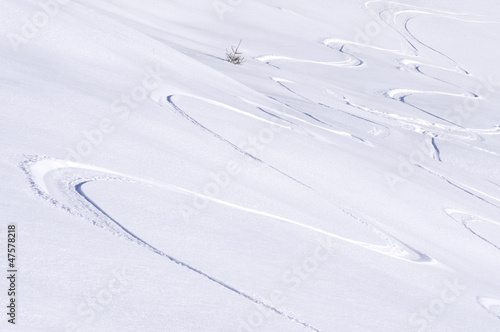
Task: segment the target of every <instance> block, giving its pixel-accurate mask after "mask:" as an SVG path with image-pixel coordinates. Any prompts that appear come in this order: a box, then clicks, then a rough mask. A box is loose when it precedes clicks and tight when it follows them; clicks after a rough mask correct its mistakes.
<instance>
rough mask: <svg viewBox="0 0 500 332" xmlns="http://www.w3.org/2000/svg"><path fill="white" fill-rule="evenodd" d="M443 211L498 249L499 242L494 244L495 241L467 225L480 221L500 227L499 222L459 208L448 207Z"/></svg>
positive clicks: (499, 248) (499, 247)
mask: <svg viewBox="0 0 500 332" xmlns="http://www.w3.org/2000/svg"><path fill="white" fill-rule="evenodd" d="M444 212H445V213H446V214H447V215H448V216H450V217H451V218H452V219H453V220H455V221H456V222H458V223H459V224H461V225H462V226H464V227H465V228H466V229H467V230H468V231H469V232H471V233H472V234H474V235H475V236H477V237H478V238H479V239H481V240H482V241H484V242H486V243H488V244H489V245H491V246H493V247H494V248H496V249H497V250H500V246H499V245H500V244H495V243H493V242H491V241H490V240H488V239H486V238H485V237H484V236H482V235H480V234H479V233H478V232H476V231H474V230H473V229H472V228H471V226H470V225H469V224H470V223H471V222H480V223H489V224H492V225H494V226H497V227H500V224H499V223H498V222H496V221H493V220H491V219H488V218H483V217H479V216H476V215H473V214H470V213H467V212H464V211H461V210H457V209H451V208H448V209H444Z"/></svg>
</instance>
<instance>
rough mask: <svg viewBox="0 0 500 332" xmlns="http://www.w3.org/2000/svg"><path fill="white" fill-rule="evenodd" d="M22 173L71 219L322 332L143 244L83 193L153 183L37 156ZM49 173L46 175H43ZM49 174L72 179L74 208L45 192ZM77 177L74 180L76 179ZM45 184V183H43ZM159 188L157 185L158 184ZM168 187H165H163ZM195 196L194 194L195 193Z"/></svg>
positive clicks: (69, 191) (69, 189)
mask: <svg viewBox="0 0 500 332" xmlns="http://www.w3.org/2000/svg"><path fill="white" fill-rule="evenodd" d="M39 163H49V164H48V165H47V164H45V165H42V166H43V167H41V170H40V169H36V171H35V172H34V171H33V169H34V168H36V166H37V164H39ZM21 168H22V170H23V171H24V172H25V173H26V175H27V176H28V179H29V183H30V186H31V189H32V190H33V191H34V192H35V193H36V195H37V196H39V197H41V198H43V199H45V200H47V201H49V202H50V203H51V204H52V205H54V206H56V207H59V208H61V209H62V210H64V211H66V212H69V213H70V214H72V215H75V216H78V217H81V218H84V219H86V220H88V221H90V222H91V223H92V224H93V225H95V226H98V227H100V228H103V229H106V230H108V231H110V232H112V233H113V234H114V235H117V236H119V237H124V238H125V239H127V240H129V241H132V242H135V243H137V244H138V245H140V246H142V247H145V248H147V249H149V250H151V251H152V252H154V253H155V254H157V255H160V256H162V257H165V258H167V259H168V260H170V261H171V262H173V263H175V264H178V265H180V266H182V267H184V268H187V269H189V270H190V271H192V272H194V273H196V274H198V275H200V276H202V277H205V278H207V279H208V280H210V281H211V282H214V283H216V284H218V285H220V286H222V287H223V288H225V289H227V290H229V291H231V292H233V293H236V294H237V295H239V296H242V297H243V298H245V299H247V300H249V301H251V302H254V303H255V304H257V305H260V306H262V307H264V308H266V309H268V310H270V311H272V312H274V313H276V314H278V315H280V316H282V317H284V318H287V319H289V320H291V321H292V322H294V323H297V324H299V325H302V326H303V327H306V328H308V329H310V330H313V331H317V332H319V331H320V330H319V329H317V328H315V327H314V326H312V325H310V324H308V323H306V322H303V321H301V320H299V319H297V318H295V317H293V316H291V315H289V314H287V313H285V312H284V311H282V310H280V309H278V308H276V307H274V306H272V305H269V304H267V303H265V302H263V301H261V300H259V299H258V298H257V297H254V296H252V295H249V294H247V293H245V292H244V291H241V290H239V289H237V288H235V287H233V286H231V285H229V284H227V283H225V282H223V281H221V280H219V279H217V278H215V277H213V276H211V275H209V274H207V273H205V272H203V271H201V270H199V269H198V268H196V267H194V266H191V265H189V264H187V263H185V262H183V261H181V260H179V259H177V258H174V257H172V256H170V255H168V254H166V253H164V252H163V251H161V250H159V249H157V248H156V247H154V246H153V245H151V244H149V243H148V242H146V241H144V240H143V239H141V238H140V237H139V236H137V235H135V234H134V233H132V232H131V231H129V230H128V229H127V228H125V227H124V226H123V225H122V224H120V223H119V222H118V221H116V220H115V219H113V218H112V217H111V216H110V215H109V214H108V213H106V212H105V211H104V210H103V209H102V208H100V207H99V205H98V204H97V203H96V202H94V201H93V200H92V199H91V198H90V197H88V196H87V195H86V194H85V192H84V190H83V186H84V185H85V184H87V183H90V182H92V181H125V182H135V183H145V184H154V183H151V182H150V181H147V180H142V179H138V178H134V177H129V176H126V175H122V174H119V173H116V172H113V171H109V170H106V169H102V168H98V167H93V166H89V165H83V164H78V163H73V162H68V161H62V160H61V161H59V160H55V159H50V158H45V157H39V156H34V157H28V158H27V160H26V161H25V162H24V163H23V164H22V165H21ZM64 169H70V170H71V172H70V173H69V174H68V173H66V172H65V171H64ZM40 171H41V173H42V174H34V173H37V172H40ZM79 171H84V173H85V172H89V171H90V172H91V173H97V174H99V175H94V176H90V177H89V176H82V175H79V174H78V172H79ZM43 172H46V173H43ZM49 172H57V173H58V175H61V176H67V175H69V176H70V178H69V179H67V178H63V177H61V178H60V179H59V180H60V181H62V183H60V184H59V186H58V187H59V188H60V189H61V190H64V189H63V188H65V189H66V190H64V191H65V192H64V193H63V194H65V195H66V197H68V198H69V200H70V202H71V203H73V204H71V206H69V205H67V204H64V203H62V202H59V201H58V200H56V199H54V198H53V197H52V196H51V194H50V193H49V192H46V191H45V190H48V189H47V188H48V186H47V184H46V183H43V184H39V181H40V180H41V179H44V178H45V177H46V176H47V175H48V173H49ZM73 177H74V178H73ZM42 181H43V180H42ZM155 185H158V184H155ZM162 187H165V186H162ZM166 188H168V189H170V190H173V191H177V192H183V193H188V191H187V190H184V189H181V188H178V187H175V186H170V185H168V186H166ZM192 194H195V193H192Z"/></svg>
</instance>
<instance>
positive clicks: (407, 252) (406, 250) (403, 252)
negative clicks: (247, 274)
mask: <svg viewBox="0 0 500 332" xmlns="http://www.w3.org/2000/svg"><path fill="white" fill-rule="evenodd" d="M173 97H174V95H169V96H167V97H165V98H163V99H161V100H165V101H166V102H167V105H170V107H171V108H172V109H174V110H175V111H176V112H177V113H178V114H179V115H180V116H182V117H183V118H185V119H187V120H188V121H190V122H191V123H193V124H194V125H196V126H197V127H199V128H200V129H202V130H204V131H206V132H208V133H210V134H211V135H212V136H213V137H215V138H217V139H219V140H221V141H222V142H224V143H225V144H227V145H229V146H230V147H231V148H233V149H235V150H236V151H237V152H238V153H241V154H243V155H245V156H248V157H250V158H251V159H253V160H254V161H255V162H258V163H262V164H264V165H265V166H266V167H268V168H270V169H272V170H273V171H275V172H278V173H279V174H281V175H283V176H285V177H286V178H288V179H289V180H291V181H293V182H295V183H297V184H298V185H300V186H302V187H304V188H306V189H308V190H311V191H312V192H313V193H314V194H316V195H318V196H319V197H321V198H323V199H324V200H326V201H327V202H329V203H330V204H332V206H333V207H335V208H336V209H338V210H339V211H341V212H342V213H344V214H346V215H347V216H349V217H350V218H352V219H354V220H356V221H357V222H359V223H361V224H362V225H364V226H365V227H367V228H368V229H370V230H371V231H372V232H373V233H374V234H376V235H377V236H379V237H380V238H381V239H383V240H384V241H385V242H387V243H388V245H387V246H386V247H380V246H374V245H371V244H367V243H362V242H359V241H354V240H350V239H346V238H343V237H339V236H338V235H335V234H332V233H329V232H325V231H322V230H318V229H317V228H314V227H311V226H305V228H308V229H310V230H314V231H319V232H321V233H323V234H325V235H328V236H331V237H334V238H337V239H341V240H344V241H347V242H349V243H352V244H356V245H359V246H361V247H365V248H367V249H370V250H373V251H376V252H378V253H381V254H384V255H387V256H390V257H393V258H397V259H402V260H405V261H410V262H414V263H428V264H435V265H438V264H439V265H440V263H438V262H437V261H435V260H434V259H433V258H431V257H429V256H427V255H425V254H423V253H421V252H419V251H418V250H417V249H415V248H413V247H411V246H410V245H408V244H406V243H404V242H402V241H400V240H398V239H396V238H394V237H392V236H391V235H389V234H387V233H385V232H384V231H382V230H381V229H378V228H377V227H375V226H374V224H375V221H372V222H367V221H366V220H369V219H370V218H369V217H367V216H362V217H360V216H359V215H361V213H360V212H359V211H357V212H356V213H354V212H352V211H353V210H354V209H352V208H348V207H346V206H344V204H342V203H340V202H337V201H335V200H333V199H332V198H331V197H329V196H328V195H326V194H324V193H322V192H320V191H318V190H316V189H314V188H312V187H310V186H309V185H307V184H305V183H303V182H301V181H299V180H297V179H296V178H295V177H293V176H291V175H289V174H287V173H285V172H283V171H281V170H280V169H278V168H276V167H274V166H272V165H270V164H268V163H266V162H264V161H263V160H261V159H259V158H257V157H255V156H253V155H251V154H249V153H247V152H246V151H243V150H242V149H240V148H239V147H238V146H236V145H235V144H234V143H232V142H230V141H229V140H227V139H225V138H224V137H222V136H220V135H219V134H217V133H215V132H213V131H212V130H210V129H209V128H207V127H205V126H203V125H202V124H201V123H199V122H198V121H197V120H195V119H194V118H192V117H191V116H190V115H188V114H187V113H186V112H184V111H183V110H182V109H181V108H180V107H179V106H177V105H176V104H175V103H174V101H173ZM160 105H162V106H164V104H163V103H161V102H160ZM274 218H277V217H274ZM279 219H280V220H281V221H286V222H289V223H292V224H297V223H296V222H295V221H291V220H284V219H283V218H279ZM303 227H304V226H303ZM411 256H416V258H411ZM441 267H442V266H441Z"/></svg>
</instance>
